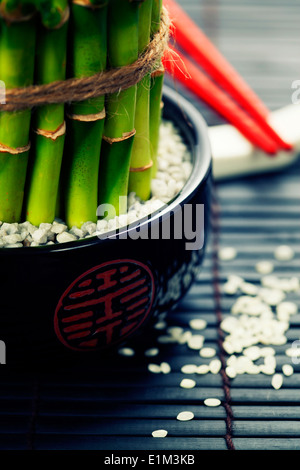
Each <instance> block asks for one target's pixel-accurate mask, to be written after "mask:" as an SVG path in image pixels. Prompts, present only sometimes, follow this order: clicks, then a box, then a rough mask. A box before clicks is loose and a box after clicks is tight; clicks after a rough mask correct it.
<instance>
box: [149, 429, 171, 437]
mask: <svg viewBox="0 0 300 470" xmlns="http://www.w3.org/2000/svg"><path fill="white" fill-rule="evenodd" d="M167 435H168V431H166V430H165V429H156V430H155V431H152V436H153V437H166V436H167Z"/></svg>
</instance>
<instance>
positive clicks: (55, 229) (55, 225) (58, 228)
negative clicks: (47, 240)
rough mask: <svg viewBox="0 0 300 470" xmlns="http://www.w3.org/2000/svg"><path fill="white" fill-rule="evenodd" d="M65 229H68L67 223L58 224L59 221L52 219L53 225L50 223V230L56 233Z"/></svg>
mask: <svg viewBox="0 0 300 470" xmlns="http://www.w3.org/2000/svg"><path fill="white" fill-rule="evenodd" d="M67 229H68V227H67V225H65V224H59V223H57V222H55V221H54V222H53V225H52V228H51V232H53V233H57V234H58V233H62V232H65V231H66V230H67Z"/></svg>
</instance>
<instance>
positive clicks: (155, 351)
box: [144, 348, 159, 357]
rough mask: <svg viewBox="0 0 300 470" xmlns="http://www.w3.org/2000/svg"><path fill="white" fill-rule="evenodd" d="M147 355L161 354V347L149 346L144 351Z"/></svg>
mask: <svg viewBox="0 0 300 470" xmlns="http://www.w3.org/2000/svg"><path fill="white" fill-rule="evenodd" d="M144 354H145V356H146V357H154V356H157V355H158V354H159V349H158V348H149V349H147V350H146V351H145V352H144Z"/></svg>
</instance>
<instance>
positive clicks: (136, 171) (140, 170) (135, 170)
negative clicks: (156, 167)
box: [129, 160, 153, 173]
mask: <svg viewBox="0 0 300 470" xmlns="http://www.w3.org/2000/svg"><path fill="white" fill-rule="evenodd" d="M152 167H153V161H152V160H151V162H150V163H148V165H144V166H140V167H138V168H130V170H129V171H130V172H131V173H139V172H142V171H146V170H149V169H150V168H152Z"/></svg>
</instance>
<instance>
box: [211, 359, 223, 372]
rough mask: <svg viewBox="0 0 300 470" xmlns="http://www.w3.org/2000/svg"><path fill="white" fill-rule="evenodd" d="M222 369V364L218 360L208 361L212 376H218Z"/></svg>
mask: <svg viewBox="0 0 300 470" xmlns="http://www.w3.org/2000/svg"><path fill="white" fill-rule="evenodd" d="M221 368H222V363H221V361H220V360H219V359H213V360H212V361H210V364H209V370H210V372H211V373H212V374H218V373H219V372H220V370H221Z"/></svg>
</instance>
